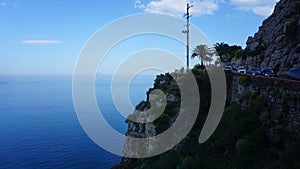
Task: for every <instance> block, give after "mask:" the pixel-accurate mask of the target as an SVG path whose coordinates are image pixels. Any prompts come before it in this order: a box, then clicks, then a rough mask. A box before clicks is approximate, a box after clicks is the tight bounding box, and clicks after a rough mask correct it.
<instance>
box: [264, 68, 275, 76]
mask: <svg viewBox="0 0 300 169" xmlns="http://www.w3.org/2000/svg"><path fill="white" fill-rule="evenodd" d="M261 75H263V76H270V77H274V76H275V73H274V72H273V70H272V69H263V70H262V71H261Z"/></svg>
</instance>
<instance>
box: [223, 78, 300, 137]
mask: <svg viewBox="0 0 300 169" xmlns="http://www.w3.org/2000/svg"><path fill="white" fill-rule="evenodd" d="M241 77H247V78H248V79H250V82H251V83H250V85H245V84H241V82H240V83H239V82H238V81H239V80H238V79H239V78H241ZM230 85H231V86H230V89H229V92H228V100H229V102H238V103H240V104H241V105H242V107H243V109H249V110H253V106H259V105H260V104H262V105H261V106H262V107H261V110H259V111H260V112H255V113H260V115H261V117H262V118H263V119H264V120H266V121H268V122H269V123H273V124H277V123H278V124H279V123H280V124H282V125H284V127H285V129H287V130H289V131H288V132H290V133H294V132H297V133H298V132H299V131H300V81H294V80H287V79H279V78H271V77H263V76H252V75H246V74H234V75H233V76H232V83H231V84H230ZM258 96H260V97H258ZM251 97H252V98H253V97H255V98H259V99H260V100H259V99H257V101H258V102H256V103H250V102H251V101H252V102H253V101H255V99H249V98H251ZM250 100H251V101H250Z"/></svg>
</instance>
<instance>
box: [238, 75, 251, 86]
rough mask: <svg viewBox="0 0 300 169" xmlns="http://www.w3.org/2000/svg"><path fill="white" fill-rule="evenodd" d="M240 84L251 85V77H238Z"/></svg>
mask: <svg viewBox="0 0 300 169" xmlns="http://www.w3.org/2000/svg"><path fill="white" fill-rule="evenodd" d="M237 82H238V84H240V85H243V86H244V87H249V86H250V84H251V77H250V76H240V77H239V78H238V79H237Z"/></svg>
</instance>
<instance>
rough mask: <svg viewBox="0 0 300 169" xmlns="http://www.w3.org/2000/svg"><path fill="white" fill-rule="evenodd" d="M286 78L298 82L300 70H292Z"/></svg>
mask: <svg viewBox="0 0 300 169" xmlns="http://www.w3.org/2000/svg"><path fill="white" fill-rule="evenodd" d="M288 77H289V78H290V79H297V80H300V68H292V69H290V70H289V71H288Z"/></svg>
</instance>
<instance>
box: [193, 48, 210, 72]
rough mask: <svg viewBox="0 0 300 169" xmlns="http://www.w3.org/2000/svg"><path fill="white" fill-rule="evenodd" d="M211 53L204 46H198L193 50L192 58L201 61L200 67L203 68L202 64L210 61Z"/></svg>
mask: <svg viewBox="0 0 300 169" xmlns="http://www.w3.org/2000/svg"><path fill="white" fill-rule="evenodd" d="M212 55H213V51H212V50H211V49H210V48H209V47H207V46H206V45H198V46H196V48H195V49H194V50H193V54H192V58H195V57H198V58H199V59H200V60H201V67H204V62H208V61H211V60H212V59H211V56H212Z"/></svg>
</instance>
